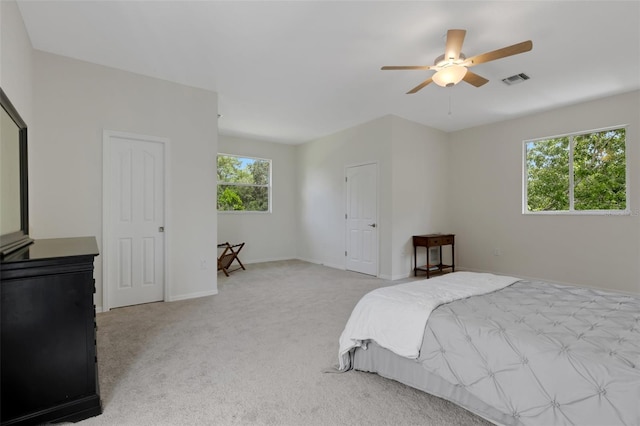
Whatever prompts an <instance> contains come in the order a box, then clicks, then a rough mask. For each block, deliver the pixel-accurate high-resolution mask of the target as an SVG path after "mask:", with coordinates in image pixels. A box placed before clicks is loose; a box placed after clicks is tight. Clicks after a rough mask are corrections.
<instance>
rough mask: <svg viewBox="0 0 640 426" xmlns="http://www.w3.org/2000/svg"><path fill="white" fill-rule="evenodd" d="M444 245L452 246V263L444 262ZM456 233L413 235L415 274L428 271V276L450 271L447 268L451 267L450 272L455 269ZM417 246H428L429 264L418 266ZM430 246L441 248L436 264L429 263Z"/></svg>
mask: <svg viewBox="0 0 640 426" xmlns="http://www.w3.org/2000/svg"><path fill="white" fill-rule="evenodd" d="M442 246H451V265H443V264H442ZM454 246H455V235H454V234H428V235H414V236H413V264H414V266H415V267H414V268H413V276H415V277H417V276H418V271H424V272H426V273H427V278H429V277H430V275H431V274H442V273H444V272H448V271H447V269H451V271H450V272H454V271H455V253H454ZM417 247H426V248H427V264H426V265H424V266H420V267H419V266H418V256H417ZM429 247H438V248H439V252H440V253H439V254H440V256H439V258H438V259H439V260H438V263H437V264H435V265H432V264H429Z"/></svg>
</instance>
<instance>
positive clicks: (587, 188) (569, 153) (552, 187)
mask: <svg viewBox="0 0 640 426" xmlns="http://www.w3.org/2000/svg"><path fill="white" fill-rule="evenodd" d="M523 151H524V194H523V213H567V212H568V213H593V214H598V213H600V214H611V213H625V212H628V199H627V161H626V127H623V126H618V127H613V128H608V129H600V130H594V131H588V132H579V133H572V134H568V135H562V136H555V137H551V138H542V139H535V140H529V141H524V150H523Z"/></svg>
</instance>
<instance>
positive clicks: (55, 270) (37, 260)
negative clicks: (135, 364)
mask: <svg viewBox="0 0 640 426" xmlns="http://www.w3.org/2000/svg"><path fill="white" fill-rule="evenodd" d="M97 255H98V245H97V244H96V240H95V238H94V237H81V238H59V239H47V240H36V241H35V242H34V243H33V244H31V245H30V246H28V247H24V248H23V249H21V250H20V251H18V252H16V253H11V254H10V255H8V256H7V257H5V258H4V259H2V262H1V264H0V266H1V268H0V271H1V282H0V299H1V309H2V310H1V313H0V316H1V319H2V323H1V341H0V345H1V347H0V364H1V373H0V374H1V379H2V382H1V383H2V384H1V392H2V395H1V399H2V406H1V407H0V413H1V414H0V421H1V422H2V425H10V424H25V425H26V424H42V423H49V422H61V421H72V422H75V421H79V420H82V419H85V418H87V417H92V416H96V415H98V414H101V413H102V405H101V401H100V392H99V387H98V368H97V353H96V322H95V305H94V304H93V294H94V292H95V280H94V279H93V261H94V258H95V256H97Z"/></svg>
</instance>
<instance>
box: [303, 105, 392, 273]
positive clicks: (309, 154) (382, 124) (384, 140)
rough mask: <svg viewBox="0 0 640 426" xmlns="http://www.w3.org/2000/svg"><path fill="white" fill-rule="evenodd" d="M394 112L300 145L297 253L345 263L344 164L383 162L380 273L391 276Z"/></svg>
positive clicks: (330, 262)
mask: <svg viewBox="0 0 640 426" xmlns="http://www.w3.org/2000/svg"><path fill="white" fill-rule="evenodd" d="M390 141H391V116H387V117H383V118H380V119H377V120H374V121H371V122H368V123H365V124H362V125H359V126H356V127H352V128H350V129H347V130H343V131H341V132H338V133H336V134H333V135H330V136H326V137H324V138H321V139H318V140H315V141H312V142H308V143H305V144H303V145H298V146H297V155H296V159H297V176H298V194H299V195H298V198H299V203H298V246H297V249H298V258H300V259H303V260H307V261H310V262H314V263H319V264H324V265H328V266H331V267H334V268H339V269H344V268H345V258H344V250H345V220H344V213H345V183H344V177H345V167H346V166H349V165H356V164H362V163H365V162H378V182H379V188H378V194H379V197H380V200H379V206H380V207H379V211H378V228H377V229H378V232H379V244H380V267H379V271H380V274H381V275H388V276H390V275H391V261H390V259H391V258H390V255H391V203H390V199H391V143H390Z"/></svg>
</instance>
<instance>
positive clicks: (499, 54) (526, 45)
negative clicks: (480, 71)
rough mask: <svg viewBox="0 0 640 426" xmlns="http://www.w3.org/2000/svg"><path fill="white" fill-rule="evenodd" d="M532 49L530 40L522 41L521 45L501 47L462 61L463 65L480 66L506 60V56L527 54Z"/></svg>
mask: <svg viewBox="0 0 640 426" xmlns="http://www.w3.org/2000/svg"><path fill="white" fill-rule="evenodd" d="M532 48H533V42H532V41H531V40H527V41H523V42H522V43H518V44H514V45H512V46H507V47H503V48H502V49H498V50H494V51H492V52H487V53H483V54H481V55H476V56H472V57H471V58H468V59H467V60H466V61H464V63H463V65H465V66H467V67H472V66H474V65H478V64H482V63H485V62H489V61H495V60H496V59H501V58H506V57H507V56H512V55H517V54H519V53H524V52H528V51H530V50H531V49H532Z"/></svg>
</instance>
